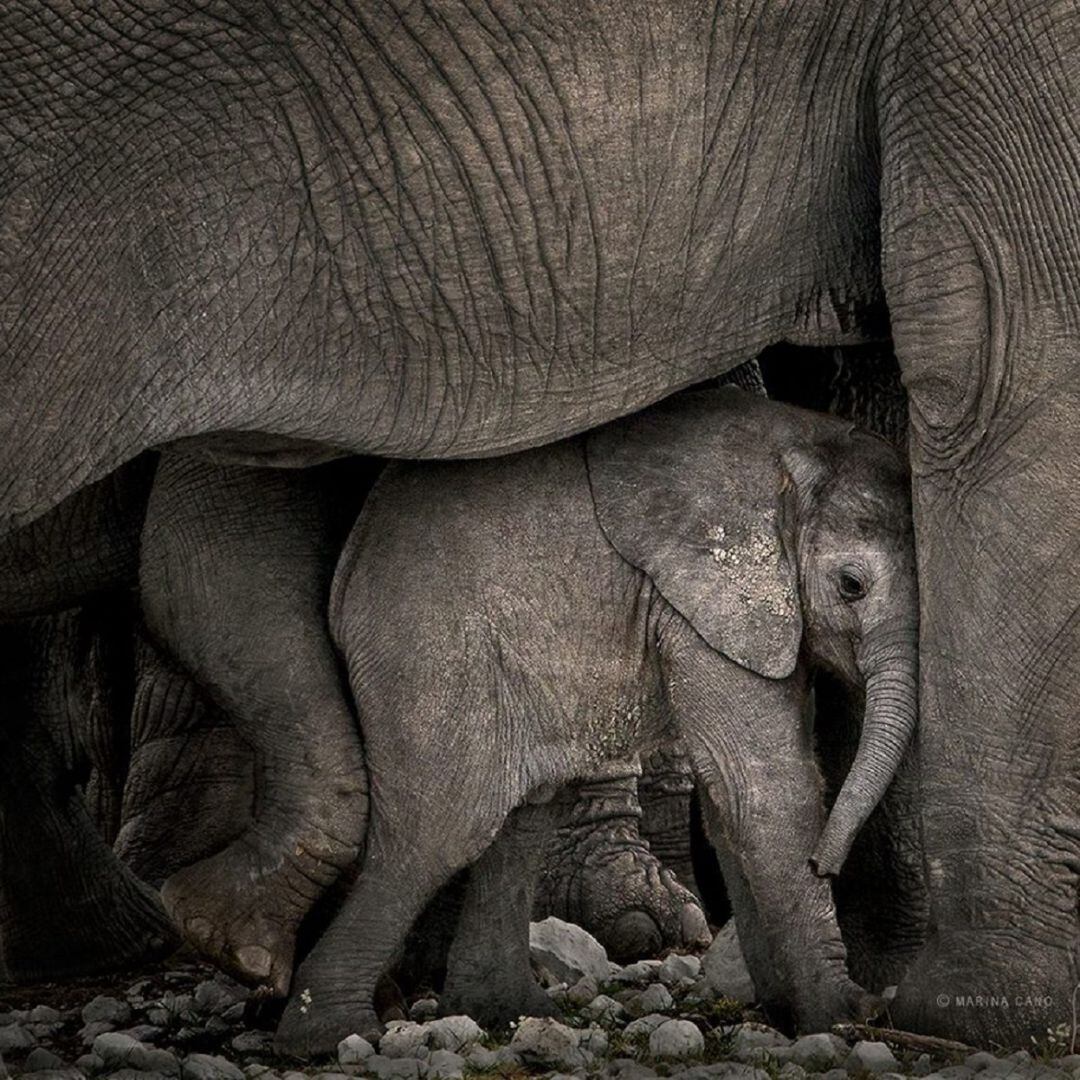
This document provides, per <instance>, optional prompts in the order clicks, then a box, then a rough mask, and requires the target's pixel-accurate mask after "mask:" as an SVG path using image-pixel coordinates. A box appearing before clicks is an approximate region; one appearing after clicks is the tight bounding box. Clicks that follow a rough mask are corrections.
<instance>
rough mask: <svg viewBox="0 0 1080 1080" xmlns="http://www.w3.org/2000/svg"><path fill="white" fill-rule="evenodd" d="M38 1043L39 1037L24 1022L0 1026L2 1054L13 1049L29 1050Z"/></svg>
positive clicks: (0, 1050)
mask: <svg viewBox="0 0 1080 1080" xmlns="http://www.w3.org/2000/svg"><path fill="white" fill-rule="evenodd" d="M36 1045H37V1039H35V1038H34V1036H33V1035H31V1034H30V1032H29V1031H27V1030H26V1028H24V1027H23V1026H22V1024H8V1025H7V1026H6V1027H0V1054H7V1053H9V1052H10V1051H12V1050H29V1049H30V1047H32V1046H36Z"/></svg>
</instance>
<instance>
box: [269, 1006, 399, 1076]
mask: <svg viewBox="0 0 1080 1080" xmlns="http://www.w3.org/2000/svg"><path fill="white" fill-rule="evenodd" d="M382 1033H383V1025H382V1024H381V1023H380V1022H379V1018H378V1016H376V1015H375V1013H374V1011H373V1010H371V1009H369V1008H364V1007H362V1006H357V1005H355V1004H353V1003H350V1002H348V1001H344V1002H331V1001H329V1000H323V999H321V998H320V996H319V995H318V994H317V993H312V992H311V991H309V990H307V989H301V990H300V991H299V992H297V993H295V994H293V996H292V997H291V998H290V999H289V1003H288V1005H286V1006H285V1012H284V1013H283V1014H282V1016H281V1022H280V1023H279V1024H278V1028H277V1032H276V1034H275V1035H274V1052H275V1053H277V1054H280V1055H281V1056H282V1057H287V1058H293V1059H295V1060H297V1061H314V1060H317V1059H319V1058H324V1057H332V1056H334V1055H335V1054H336V1053H337V1046H338V1043H339V1042H341V1040H342V1039H344V1038H347V1037H348V1036H349V1035H359V1036H361V1037H362V1038H364V1039H367V1040H368V1041H369V1042H371V1043H377V1042H378V1040H379V1037H380V1036H381V1035H382Z"/></svg>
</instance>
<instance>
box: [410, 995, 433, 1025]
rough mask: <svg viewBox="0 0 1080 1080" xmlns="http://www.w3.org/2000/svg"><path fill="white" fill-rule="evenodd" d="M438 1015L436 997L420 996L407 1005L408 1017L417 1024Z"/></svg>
mask: <svg viewBox="0 0 1080 1080" xmlns="http://www.w3.org/2000/svg"><path fill="white" fill-rule="evenodd" d="M438 1015H439V1001H438V998H431V997H428V998H420V1000H419V1001H414V1002H413V1003H412V1004H411V1005H410V1006H409V1019H410V1020H415V1021H416V1022H417V1023H418V1024H422V1023H424V1021H425V1020H434V1019H435V1017H436V1016H438Z"/></svg>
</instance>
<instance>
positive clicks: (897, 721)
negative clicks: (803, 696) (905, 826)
mask: <svg viewBox="0 0 1080 1080" xmlns="http://www.w3.org/2000/svg"><path fill="white" fill-rule="evenodd" d="M858 663H859V670H860V671H861V672H862V674H863V677H864V678H865V679H866V712H865V715H864V717H863V725H862V734H861V735H860V736H859V748H858V750H857V752H856V754H855V761H854V762H853V763H852V766H851V769H850V771H849V772H848V775H847V778H846V779H845V780H844V786H843V787H842V788H841V789H840V794H839V795H837V797H836V802H835V803H834V804H833V808H832V811H831V812H830V814H829V819H828V821H827V822H826V823H825V828H824V830H823V831H822V834H821V838H820V840H819V841H818V844H817V848H816V849H815V850H814V854H813V856H812V858H811V860H810V865H811V866H812V867H813V869H814V872H815V873H817V874H820V875H821V876H823V877H824V876H835V875H836V874H838V873H839V872H840V868H841V867H842V866H843V865H844V860H845V859H847V856H848V852H849V851H850V850H851V845H852V843H853V842H854V840H855V837H856V835H857V834H858V832H859V830H860V829H861V828H862V827H863V825H864V824H865V823H866V819H867V818H868V817H869V816H870V814H871V813H872V811H873V809H874V807H875V806H877V804H878V802H879V801H880V800H881V797H882V796H883V795H884V794H885V791H886V789H887V788H888V786H889V784H890V783H891V782H892V779H893V777H894V776H895V775H896V771H897V769H898V768H899V767H900V762H901V760H902V759H903V757H904V753H905V751H906V750H907V748H908V744H909V743H910V742H911V736H912V734H913V733H914V731H915V724H916V722H917V720H918V701H919V698H918V694H919V690H918V684H919V653H918V631H917V630H916V629H914V628H909V627H904V628H903V629H900V630H896V629H893V630H892V631H891V632H880V633H878V634H877V635H875V636H874V637H872V638H870V637H868V638H866V639H865V640H864V643H863V648H862V649H861V650H860V654H859V658H858Z"/></svg>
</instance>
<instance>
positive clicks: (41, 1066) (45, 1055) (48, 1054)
mask: <svg viewBox="0 0 1080 1080" xmlns="http://www.w3.org/2000/svg"><path fill="white" fill-rule="evenodd" d="M63 1067H64V1063H63V1062H62V1061H61V1060H60V1058H58V1057H57V1056H56V1055H55V1054H54V1053H53V1052H52V1051H51V1050H46V1049H45V1047H44V1046H39V1047H37V1049H35V1050H31V1051H30V1053H29V1054H27V1055H26V1060H25V1061H24V1062H23V1072H28V1073H38V1072H49V1071H51V1070H53V1069H62V1068H63Z"/></svg>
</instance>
